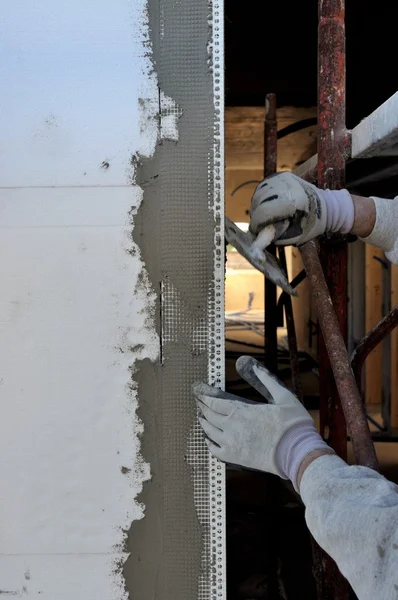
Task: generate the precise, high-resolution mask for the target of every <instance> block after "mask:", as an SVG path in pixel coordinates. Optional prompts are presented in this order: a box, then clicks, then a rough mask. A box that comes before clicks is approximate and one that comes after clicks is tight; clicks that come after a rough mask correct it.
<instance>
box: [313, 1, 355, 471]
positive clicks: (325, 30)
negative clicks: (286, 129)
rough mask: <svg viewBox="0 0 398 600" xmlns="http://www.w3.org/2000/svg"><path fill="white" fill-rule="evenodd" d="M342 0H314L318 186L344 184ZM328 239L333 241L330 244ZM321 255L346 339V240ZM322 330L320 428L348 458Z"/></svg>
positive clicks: (325, 244)
mask: <svg viewBox="0 0 398 600" xmlns="http://www.w3.org/2000/svg"><path fill="white" fill-rule="evenodd" d="M344 4H345V3H344V0H319V29H318V186H319V187H320V188H329V189H340V188H342V187H344V184H345V160H346V148H347V137H348V133H347V131H346V127H345V79H346V77H345V25H344ZM332 244H333V245H332ZM320 258H321V263H322V268H323V272H324V273H325V277H326V282H327V285H328V287H329V292H330V295H331V298H332V302H333V306H334V309H335V311H336V315H337V319H338V322H339V325H340V330H341V333H342V336H343V339H344V342H345V343H346V342H347V243H346V242H345V241H344V240H343V239H340V240H338V239H336V236H335V237H334V242H332V241H325V242H321V245H320ZM325 337H326V336H325V335H322V336H320V339H319V372H320V379H321V381H322V385H321V391H320V427H321V432H322V433H323V435H324V436H325V437H326V439H327V441H328V443H329V444H330V445H331V446H332V448H334V450H335V451H336V452H337V454H338V455H339V456H340V457H341V458H343V459H346V457H347V434H346V424H345V419H344V413H343V410H342V405H341V400H340V398H339V395H338V393H337V390H336V385H335V382H334V379H333V374H332V370H331V364H330V360H329V356H328V353H327V350H326V347H325V342H324V340H325Z"/></svg>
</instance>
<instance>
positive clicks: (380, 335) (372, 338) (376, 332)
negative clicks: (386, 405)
mask: <svg viewBox="0 0 398 600" xmlns="http://www.w3.org/2000/svg"><path fill="white" fill-rule="evenodd" d="M397 325H398V305H397V306H395V307H394V308H393V309H392V310H391V311H390V312H389V313H388V315H386V316H385V317H384V318H383V319H381V321H379V322H378V323H377V325H375V326H374V327H373V329H371V330H370V331H369V333H367V334H366V335H365V337H364V338H362V340H361V341H360V342H359V344H358V346H357V347H356V348H355V350H354V352H353V354H352V357H351V366H352V370H353V371H354V375H355V379H356V382H357V385H358V388H359V390H361V375H362V367H363V365H364V363H365V360H366V359H367V357H368V356H369V354H370V353H371V352H372V350H374V349H375V348H376V346H377V345H378V344H379V343H380V342H381V341H383V339H384V338H385V337H386V336H387V335H389V334H390V333H391V332H392V331H393V330H394V329H395V327H397Z"/></svg>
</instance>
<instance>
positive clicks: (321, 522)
mask: <svg viewBox="0 0 398 600" xmlns="http://www.w3.org/2000/svg"><path fill="white" fill-rule="evenodd" d="M300 494H301V497H302V500H303V502H304V504H305V506H306V512H305V517H306V522H307V525H308V528H309V530H310V531H311V533H312V535H313V536H314V538H315V540H316V541H317V542H318V544H319V545H320V546H321V548H323V549H324V550H325V552H327V553H328V554H329V556H331V557H332V558H333V560H334V561H335V562H336V564H337V566H338V567H339V569H340V571H341V573H342V574H343V575H344V576H345V577H346V579H347V580H348V581H349V583H350V585H351V587H352V588H353V590H354V592H355V593H356V595H357V596H358V598H359V600H375V598H376V599H377V598H380V600H381V599H383V600H392V599H394V600H396V598H398V488H397V486H396V485H394V484H393V483H391V482H389V481H387V480H386V479H385V478H384V477H383V476H382V475H380V474H379V473H376V472H375V471H372V470H371V469H368V468H367V467H358V466H348V465H347V464H346V463H345V462H344V461H343V460H341V459H340V458H338V457H337V456H321V457H319V458H317V459H316V460H314V461H312V462H311V463H310V464H309V465H308V467H307V468H306V469H305V470H304V472H303V475H302V478H301V482H300Z"/></svg>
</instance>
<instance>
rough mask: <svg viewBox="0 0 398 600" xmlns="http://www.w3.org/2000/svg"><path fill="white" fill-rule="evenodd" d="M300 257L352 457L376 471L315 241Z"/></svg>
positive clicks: (364, 415) (363, 410)
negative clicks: (344, 422) (335, 387)
mask: <svg viewBox="0 0 398 600" xmlns="http://www.w3.org/2000/svg"><path fill="white" fill-rule="evenodd" d="M301 256H302V257H303V262H304V266H305V269H306V271H307V277H308V278H309V281H310V285H311V290H312V295H313V298H314V300H315V303H316V307H317V310H318V319H319V324H320V326H321V329H322V331H323V335H324V339H325V344H326V349H327V352H328V353H329V356H330V362H331V366H332V369H333V374H334V377H335V380H336V384H337V389H338V393H339V395H340V398H341V400H342V404H343V408H344V412H345V416H346V421H347V428H348V433H349V435H350V436H351V439H352V445H353V450H354V455H355V460H356V462H357V464H360V465H364V466H365V467H370V468H371V469H376V470H378V462H377V458H376V453H375V449H374V446H373V442H372V439H371V435H370V430H369V427H368V423H367V419H366V414H365V409H364V406H363V403H362V401H361V397H360V394H359V390H358V388H357V385H356V382H355V377H354V374H353V372H352V369H351V366H350V361H349V358H348V354H347V348H346V346H345V343H344V340H343V336H342V334H341V331H340V327H339V323H338V320H337V316H336V313H335V311H334V309H333V305H332V301H331V298H330V294H329V290H328V287H327V285H326V281H325V277H324V275H323V271H322V267H321V263H320V261H319V259H318V254H317V250H316V245H315V242H314V241H311V242H307V243H306V244H304V245H303V246H302V247H301ZM397 313H398V309H397ZM395 318H397V317H395Z"/></svg>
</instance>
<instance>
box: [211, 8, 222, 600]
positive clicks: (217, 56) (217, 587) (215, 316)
mask: <svg viewBox="0 0 398 600" xmlns="http://www.w3.org/2000/svg"><path fill="white" fill-rule="evenodd" d="M210 6H211V19H210V23H211V27H212V31H211V44H210V53H211V59H212V60H211V65H212V71H213V72H212V75H213V98H214V145H213V156H212V166H213V170H212V172H211V171H209V184H210V185H209V205H210V207H211V208H212V210H213V213H214V220H215V231H214V288H213V289H212V290H211V293H210V298H209V333H210V335H209V373H208V377H209V382H210V383H212V384H215V385H217V386H219V387H222V388H224V385H225V381H224V378H225V347H224V344H225V332H224V323H225V316H224V313H225V309H224V304H225V303H224V271H225V267H224V1H223V0H213V1H212V2H211V3H210ZM209 477H210V490H209V493H210V557H211V578H210V598H211V600H216V599H217V600H222V599H225V598H226V548H225V467H224V465H222V464H221V463H220V462H219V461H217V460H216V459H214V458H213V457H211V456H209Z"/></svg>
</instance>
